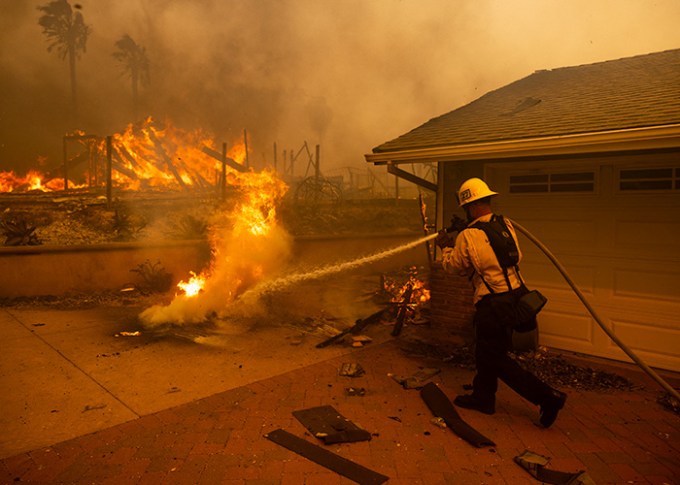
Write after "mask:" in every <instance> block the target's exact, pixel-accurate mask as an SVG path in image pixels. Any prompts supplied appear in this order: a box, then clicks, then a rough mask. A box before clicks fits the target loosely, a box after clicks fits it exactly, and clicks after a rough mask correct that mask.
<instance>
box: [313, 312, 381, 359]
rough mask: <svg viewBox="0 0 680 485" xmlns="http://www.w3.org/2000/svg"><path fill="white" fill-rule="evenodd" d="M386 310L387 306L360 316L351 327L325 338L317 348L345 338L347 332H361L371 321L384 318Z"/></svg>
mask: <svg viewBox="0 0 680 485" xmlns="http://www.w3.org/2000/svg"><path fill="white" fill-rule="evenodd" d="M386 311H387V308H383V309H381V310H378V311H377V312H375V313H373V314H372V315H369V316H368V317H366V318H360V319H359V320H357V321H356V322H355V324H354V325H352V326H351V327H349V328H346V329H345V330H343V331H342V332H340V333H338V334H336V335H333V336H332V337H331V338H328V339H326V340H324V341H323V342H321V343H318V344H316V348H317V349H322V348H324V347H328V346H329V345H330V344H332V343H333V342H337V341H338V340H340V339H341V338H343V337H344V336H345V335H347V334H350V333H351V334H355V335H356V334H358V333H359V332H361V331H362V330H363V329H365V328H366V327H367V326H368V325H370V324H371V323H375V322H379V321H380V319H381V318H382V316H383V314H384V313H385V312H386Z"/></svg>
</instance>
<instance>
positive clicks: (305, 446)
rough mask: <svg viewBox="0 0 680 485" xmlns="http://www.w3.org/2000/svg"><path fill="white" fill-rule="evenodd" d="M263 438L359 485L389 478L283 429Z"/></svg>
mask: <svg viewBox="0 0 680 485" xmlns="http://www.w3.org/2000/svg"><path fill="white" fill-rule="evenodd" d="M265 438H267V439H268V440H270V441H273V442H274V443H276V444H278V445H281V446H283V447H284V448H287V449H289V450H290V451H293V452H295V453H297V454H298V455H301V456H303V457H305V458H307V459H308V460H311V461H313V462H314V463H317V464H319V465H321V466H323V467H326V468H328V469H329V470H332V471H334V472H336V473H338V474H340V475H342V476H344V477H347V478H349V479H350V480H352V481H354V482H356V483H359V484H361V485H380V484H381V483H384V482H386V481H387V480H389V477H387V476H385V475H382V474H380V473H378V472H375V471H373V470H370V469H369V468H366V467H365V466H363V465H359V464H358V463H356V462H353V461H350V460H348V459H347V458H344V457H342V456H340V455H337V454H335V453H333V452H332V451H328V450H326V449H324V448H322V447H320V446H318V445H315V444H314V443H310V442H309V441H307V440H305V439H302V438H299V437H297V436H295V435H294V434H291V433H289V432H288V431H285V430H283V429H275V430H274V431H271V432H269V433H267V434H266V435H265Z"/></svg>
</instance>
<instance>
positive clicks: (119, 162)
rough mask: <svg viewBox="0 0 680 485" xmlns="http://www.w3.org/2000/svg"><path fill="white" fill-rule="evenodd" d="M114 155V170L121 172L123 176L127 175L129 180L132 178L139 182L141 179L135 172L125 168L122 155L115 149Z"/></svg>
mask: <svg viewBox="0 0 680 485" xmlns="http://www.w3.org/2000/svg"><path fill="white" fill-rule="evenodd" d="M112 155H113V159H114V160H113V166H112V168H113V169H114V170H115V171H116V172H120V173H122V174H123V175H125V176H126V177H127V178H130V179H132V180H139V177H138V176H137V174H136V173H135V171H134V170H132V169H130V168H128V167H126V166H125V162H124V161H123V159H122V158H121V156H120V153H118V151H117V150H115V149H114V150H112Z"/></svg>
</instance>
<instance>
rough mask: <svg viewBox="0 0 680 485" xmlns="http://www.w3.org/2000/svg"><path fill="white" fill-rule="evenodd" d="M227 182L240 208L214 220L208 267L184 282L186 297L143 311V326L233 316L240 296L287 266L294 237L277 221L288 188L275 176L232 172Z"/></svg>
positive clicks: (179, 295) (217, 216)
mask: <svg viewBox="0 0 680 485" xmlns="http://www.w3.org/2000/svg"><path fill="white" fill-rule="evenodd" d="M228 183H229V184H230V185H231V186H233V187H234V188H235V189H236V198H237V203H236V204H234V205H233V207H232V208H231V209H230V210H224V211H220V212H218V213H216V214H215V215H214V217H213V219H212V221H211V232H210V246H211V250H212V258H211V262H210V265H209V267H208V268H207V269H205V270H204V271H203V272H201V273H200V274H199V275H196V274H195V273H191V275H192V277H191V278H189V280H188V281H187V282H181V284H180V285H178V286H179V287H180V288H181V289H183V290H184V292H183V293H181V294H178V295H175V297H174V298H173V300H172V301H171V302H170V303H169V304H168V305H165V306H164V305H155V306H152V307H150V308H148V309H146V310H144V311H143V312H142V313H141V314H140V320H141V321H142V322H143V323H144V324H145V325H150V326H154V325H162V324H167V323H173V324H188V323H200V322H203V321H205V319H206V318H207V317H208V316H209V315H217V316H225V315H227V314H229V313H230V312H233V311H235V303H236V302H237V299H238V297H239V296H240V295H242V294H243V293H244V292H245V291H246V290H248V289H249V288H252V287H254V286H255V285H257V284H258V283H260V282H261V281H262V280H263V279H264V278H270V277H276V276H277V272H279V271H281V270H282V269H283V265H284V264H285V263H286V262H287V261H288V259H289V257H290V253H291V250H290V247H291V237H290V235H289V234H288V233H287V232H286V231H285V229H283V228H282V227H281V226H280V225H279V224H278V221H277V218H276V206H277V203H278V202H279V201H280V199H281V198H282V197H283V196H284V195H285V193H286V191H287V189H288V187H287V186H286V184H285V183H283V182H282V181H281V180H280V179H278V178H277V177H276V174H274V173H273V172H271V171H263V172H252V171H251V172H243V173H241V172H238V173H232V174H230V175H229V177H228ZM256 310H257V308H251V309H249V310H248V311H249V312H250V311H256Z"/></svg>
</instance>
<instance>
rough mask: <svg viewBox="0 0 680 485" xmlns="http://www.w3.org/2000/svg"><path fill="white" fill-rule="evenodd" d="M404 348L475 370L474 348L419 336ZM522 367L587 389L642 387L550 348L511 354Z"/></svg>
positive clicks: (553, 382) (561, 383)
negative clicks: (552, 350) (434, 341)
mask: <svg viewBox="0 0 680 485" xmlns="http://www.w3.org/2000/svg"><path fill="white" fill-rule="evenodd" d="M400 345H401V350H402V351H403V352H405V353H407V354H410V355H417V356H425V357H428V358H432V359H434V360H439V361H441V362H445V363H447V364H449V365H453V366H455V367H460V368H464V369H469V370H474V369H475V358H474V349H473V348H472V347H471V346H466V345H457V344H454V343H447V342H444V341H442V342H437V343H429V342H425V341H423V340H419V339H412V340H409V341H403V342H400ZM510 356H511V357H512V358H514V359H515V360H516V361H517V362H518V363H519V365H521V366H522V368H524V369H526V370H528V371H530V372H532V373H533V374H535V375H536V376H537V377H539V378H540V379H542V380H545V381H546V382H550V383H551V385H554V386H556V387H569V388H572V389H579V390H586V391H604V390H610V389H617V390H621V391H631V390H634V389H637V388H639V386H636V385H635V384H633V383H632V382H631V381H629V380H628V379H626V378H625V377H623V376H620V375H618V374H615V373H611V372H605V371H602V370H596V369H593V368H591V367H587V366H581V365H577V364H575V363H572V362H569V361H568V360H567V358H565V357H564V356H562V355H560V354H558V353H556V352H551V351H549V350H548V348H546V347H539V348H538V349H537V350H536V351H533V352H525V353H511V354H510Z"/></svg>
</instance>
